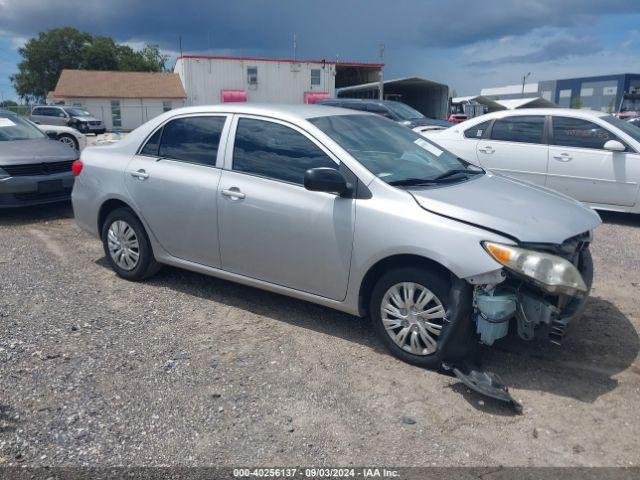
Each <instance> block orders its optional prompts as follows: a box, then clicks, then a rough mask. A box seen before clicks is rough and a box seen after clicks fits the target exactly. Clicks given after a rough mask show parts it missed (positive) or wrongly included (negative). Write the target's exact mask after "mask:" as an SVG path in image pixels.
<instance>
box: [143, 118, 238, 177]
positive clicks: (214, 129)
mask: <svg viewBox="0 0 640 480" xmlns="http://www.w3.org/2000/svg"><path fill="white" fill-rule="evenodd" d="M225 120H226V117H215V116H205V117H186V118H177V119H175V120H172V121H170V122H169V123H167V124H166V125H165V126H164V129H163V134H162V140H161V142H160V149H159V153H158V155H159V156H160V157H162V158H168V159H171V160H181V161H184V162H190V163H197V164H200V165H209V166H215V164H216V158H217V156H218V145H219V144H220V136H221V134H222V128H223V127H224V122H225ZM152 139H153V137H152ZM152 139H150V140H152ZM150 148H151V147H150Z"/></svg>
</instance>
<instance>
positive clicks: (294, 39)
mask: <svg viewBox="0 0 640 480" xmlns="http://www.w3.org/2000/svg"><path fill="white" fill-rule="evenodd" d="M297 40H298V39H297V35H296V32H293V60H294V61H295V60H296V49H297V48H298V42H297Z"/></svg>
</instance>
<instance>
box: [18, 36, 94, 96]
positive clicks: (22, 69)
mask: <svg viewBox="0 0 640 480" xmlns="http://www.w3.org/2000/svg"><path fill="white" fill-rule="evenodd" d="M91 40H92V38H91V35H89V34H88V33H83V32H80V31H79V30H76V29H75V28H71V27H65V28H56V29H53V30H49V31H48V32H41V33H40V34H39V35H38V37H37V38H32V39H31V40H29V41H28V42H27V43H25V44H24V46H23V47H20V48H19V49H18V53H19V54H20V55H21V56H22V57H23V58H24V60H22V61H21V62H20V63H18V73H16V74H15V75H12V76H11V77H10V78H11V82H12V83H13V86H14V88H15V89H16V92H17V93H18V95H20V97H21V98H23V99H25V100H27V101H28V102H29V101H31V100H35V99H44V98H45V97H46V96H47V93H49V92H50V91H51V90H53V89H54V88H55V86H56V83H57V82H58V77H59V76H60V72H61V71H62V70H63V69H65V68H81V67H82V58H81V55H80V52H81V51H82V49H83V48H84V47H85V46H86V45H88V44H89V43H90V42H91Z"/></svg>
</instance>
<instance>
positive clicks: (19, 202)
mask: <svg viewBox="0 0 640 480" xmlns="http://www.w3.org/2000/svg"><path fill="white" fill-rule="evenodd" d="M77 158H78V152H77V151H75V150H73V149H72V148H69V147H68V146H67V145H63V144H62V143H60V142H57V141H54V140H50V139H49V138H48V137H47V136H46V135H45V134H44V133H42V132H41V131H40V130H39V129H38V128H37V127H36V126H35V125H34V124H32V123H31V122H29V121H27V120H25V119H23V118H21V117H19V116H18V115H16V114H15V113H13V112H9V111H6V110H0V208H6V207H20V206H26V205H38V204H43V203H50V202H59V201H65V200H67V201H68V200H69V198H70V195H71V187H72V185H73V174H72V171H71V168H72V164H73V162H74V160H77Z"/></svg>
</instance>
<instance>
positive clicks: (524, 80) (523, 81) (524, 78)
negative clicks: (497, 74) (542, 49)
mask: <svg viewBox="0 0 640 480" xmlns="http://www.w3.org/2000/svg"><path fill="white" fill-rule="evenodd" d="M529 75H531V72H529V73H527V74H526V75H525V76H524V77H522V96H523V97H524V83H525V82H526V81H527V77H528V76H529Z"/></svg>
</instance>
